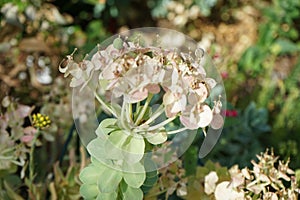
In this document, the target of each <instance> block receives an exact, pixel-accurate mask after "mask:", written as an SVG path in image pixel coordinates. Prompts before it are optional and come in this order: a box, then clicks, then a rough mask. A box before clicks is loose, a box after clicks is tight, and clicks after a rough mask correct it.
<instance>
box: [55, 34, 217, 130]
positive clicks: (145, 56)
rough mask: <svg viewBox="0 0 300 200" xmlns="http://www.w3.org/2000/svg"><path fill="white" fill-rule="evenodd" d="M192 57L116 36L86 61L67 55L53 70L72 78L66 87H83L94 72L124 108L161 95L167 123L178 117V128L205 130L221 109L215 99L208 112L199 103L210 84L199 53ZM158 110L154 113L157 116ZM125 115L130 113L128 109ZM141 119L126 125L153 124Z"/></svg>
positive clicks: (204, 97)
mask: <svg viewBox="0 0 300 200" xmlns="http://www.w3.org/2000/svg"><path fill="white" fill-rule="evenodd" d="M194 53H195V57H196V58H193V56H192V55H191V54H192V53H191V52H190V53H180V52H177V51H176V50H170V49H163V48H159V47H152V46H151V47H142V45H140V44H137V43H134V42H130V41H126V40H125V41H123V40H122V39H121V38H120V37H119V38H116V39H115V40H114V41H113V44H111V45H109V46H108V47H107V48H106V49H104V50H100V48H98V51H97V52H96V53H95V54H94V55H93V56H92V58H91V60H87V59H84V60H83V61H82V62H80V63H76V62H75V61H74V60H73V54H71V55H69V56H67V60H65V61H67V62H66V65H65V67H62V65H60V67H59V70H60V72H62V73H64V75H65V77H66V76H68V75H69V74H71V75H72V76H73V77H72V81H71V83H70V86H71V87H77V86H81V87H85V86H86V85H87V84H88V82H89V80H91V79H92V76H93V75H95V74H97V76H98V77H99V84H98V86H99V87H101V88H103V89H104V90H105V91H109V92H110V93H111V94H113V95H114V96H115V97H123V101H124V102H125V104H126V105H128V104H136V103H140V102H142V101H143V100H146V102H148V100H149V99H151V98H150V97H153V95H155V94H159V93H163V98H162V105H161V107H160V108H162V109H163V111H164V113H165V115H166V116H167V117H168V118H169V119H170V120H169V121H168V122H170V121H172V120H173V119H175V118H176V117H178V116H179V117H180V121H181V123H182V124H183V125H184V127H185V128H186V129H191V130H192V129H198V128H204V127H207V126H209V125H210V123H211V122H212V121H213V118H214V116H217V118H218V120H219V119H220V111H221V106H222V104H221V102H220V100H218V101H215V106H214V108H213V109H211V108H210V107H209V106H208V105H207V104H206V103H205V100H206V99H207V98H208V96H209V94H210V91H211V90H212V88H214V87H215V85H216V81H215V80H214V79H212V78H208V77H206V71H205V69H204V68H203V66H202V65H203V62H204V61H203V59H202V58H203V55H204V52H203V50H202V49H197V50H196V51H195V52H194ZM62 64H64V63H62ZM145 104H146V103H145ZM160 111H161V110H159V109H158V111H157V113H158V114H157V116H159V115H160V114H161V113H162V112H160ZM126 112H129V113H130V112H131V110H130V107H129V106H126ZM143 114H144V113H143ZM157 116H156V117H157ZM142 117H144V116H143V115H142V116H141V117H139V118H137V119H132V116H129V117H128V120H127V122H130V121H131V122H132V123H133V124H135V125H136V126H139V125H141V126H142V125H144V126H145V125H149V124H150V123H151V122H152V121H153V118H150V119H143V120H142ZM153 117H154V116H153ZM145 121H146V123H145ZM215 121H216V120H215ZM221 121H222V119H221ZM143 122H144V123H143ZM218 122H219V121H218ZM222 125H223V123H222V122H221V123H215V125H214V126H212V127H213V128H215V129H218V128H220V127H221V126H222ZM150 129H151V128H150ZM151 130H154V128H153V129H151Z"/></svg>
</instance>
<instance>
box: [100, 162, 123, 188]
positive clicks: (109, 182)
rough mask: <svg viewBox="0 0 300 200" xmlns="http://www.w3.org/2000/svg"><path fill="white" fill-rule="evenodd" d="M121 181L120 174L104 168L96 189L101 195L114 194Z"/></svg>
mask: <svg viewBox="0 0 300 200" xmlns="http://www.w3.org/2000/svg"><path fill="white" fill-rule="evenodd" d="M121 180H122V172H120V171H118V170H116V169H112V168H109V167H106V166H105V167H104V169H103V173H101V175H100V177H99V180H98V188H99V190H100V192H101V193H111V192H114V191H115V190H116V189H117V188H118V185H119V183H120V181H121Z"/></svg>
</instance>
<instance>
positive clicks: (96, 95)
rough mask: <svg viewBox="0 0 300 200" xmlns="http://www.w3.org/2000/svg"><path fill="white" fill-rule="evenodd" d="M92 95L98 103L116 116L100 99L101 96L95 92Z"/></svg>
mask: <svg viewBox="0 0 300 200" xmlns="http://www.w3.org/2000/svg"><path fill="white" fill-rule="evenodd" d="M94 95H95V97H96V99H97V100H98V101H99V103H100V104H101V105H102V106H103V107H104V108H105V109H106V110H108V111H109V112H110V113H111V114H112V115H113V116H114V117H117V114H116V113H115V112H114V111H113V110H112V109H111V108H110V107H109V106H108V105H107V104H106V103H105V102H104V101H103V100H102V99H101V97H100V96H99V95H98V94H97V92H94Z"/></svg>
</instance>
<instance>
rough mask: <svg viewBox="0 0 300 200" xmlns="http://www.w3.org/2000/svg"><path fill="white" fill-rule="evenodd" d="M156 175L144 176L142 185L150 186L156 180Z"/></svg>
mask: <svg viewBox="0 0 300 200" xmlns="http://www.w3.org/2000/svg"><path fill="white" fill-rule="evenodd" d="M157 179H158V176H157V175H156V176H153V177H148V176H147V178H146V180H145V182H144V183H143V185H144V186H148V187H152V186H153V185H154V184H155V183H156V182H157Z"/></svg>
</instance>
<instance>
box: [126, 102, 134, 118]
mask: <svg viewBox="0 0 300 200" xmlns="http://www.w3.org/2000/svg"><path fill="white" fill-rule="evenodd" d="M126 105H127V107H126V108H127V122H129V123H133V120H132V104H131V103H127V104H126Z"/></svg>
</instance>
